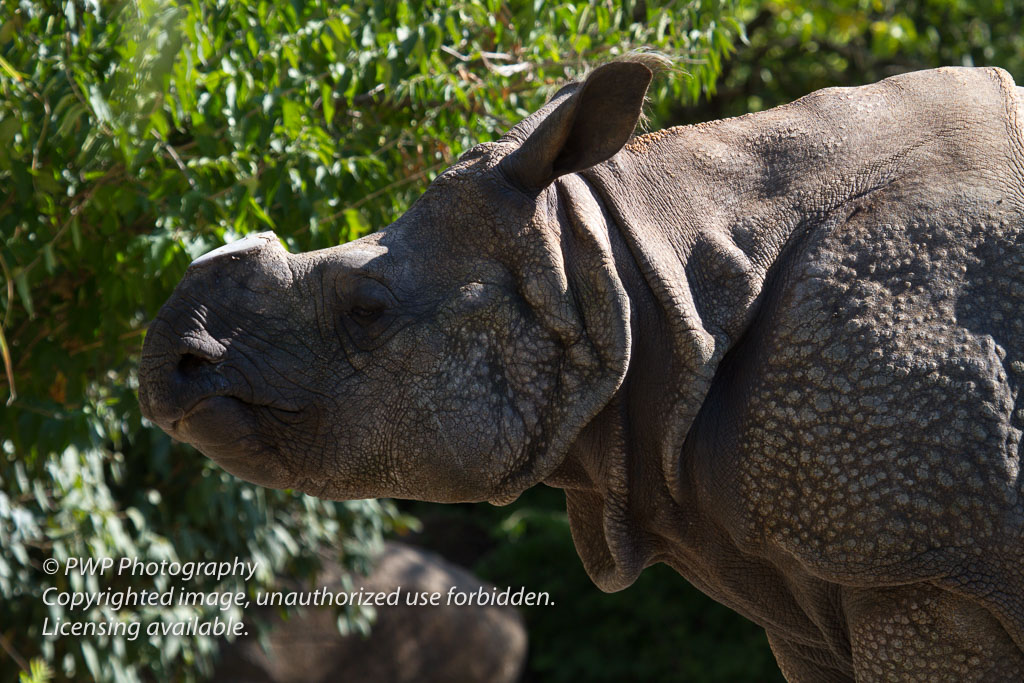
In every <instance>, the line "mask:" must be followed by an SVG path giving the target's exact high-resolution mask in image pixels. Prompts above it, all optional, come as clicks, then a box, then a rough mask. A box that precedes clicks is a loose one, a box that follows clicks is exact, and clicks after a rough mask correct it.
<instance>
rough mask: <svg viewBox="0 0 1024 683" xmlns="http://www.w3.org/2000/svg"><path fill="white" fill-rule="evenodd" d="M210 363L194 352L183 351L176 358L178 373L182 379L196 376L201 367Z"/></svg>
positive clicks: (201, 369)
mask: <svg viewBox="0 0 1024 683" xmlns="http://www.w3.org/2000/svg"><path fill="white" fill-rule="evenodd" d="M208 365H212V363H211V362H210V361H208V360H206V359H205V358H202V357H201V356H197V355H195V354H194V353H183V354H182V355H181V358H180V359H179V360H178V374H179V375H181V376H182V377H183V378H184V379H190V378H193V377H195V376H197V375H198V374H199V373H201V372H202V371H203V369H204V368H205V367H206V366H208Z"/></svg>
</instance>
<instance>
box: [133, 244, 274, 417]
mask: <svg viewBox="0 0 1024 683" xmlns="http://www.w3.org/2000/svg"><path fill="white" fill-rule="evenodd" d="M286 253H287V252H285V250H284V249H283V248H282V247H281V244H280V242H279V241H278V238H277V236H276V235H275V234H274V233H272V232H263V233H259V234H256V235H249V236H247V237H244V238H242V239H240V240H238V241H236V242H232V243H230V244H227V245H224V246H223V247H220V248H218V249H214V250H213V251H211V252H209V253H207V254H204V255H202V256H200V257H199V258H197V259H196V260H194V261H193V262H192V264H191V265H190V266H189V268H188V270H187V271H186V273H185V277H184V279H183V280H182V281H181V283H180V284H179V285H178V287H177V289H176V290H175V291H174V294H173V295H172V296H171V298H170V299H169V300H168V301H167V303H166V304H164V307H163V308H162V309H161V310H160V312H159V314H158V315H157V317H156V319H155V320H154V321H153V323H152V324H151V325H150V328H149V331H148V332H147V334H146V341H145V343H144V345H143V348H142V359H141V362H140V365H139V404H140V407H141V408H142V414H143V415H145V416H146V417H147V418H148V419H149V420H151V421H153V422H155V423H156V424H157V425H159V426H160V427H161V428H162V429H164V431H166V432H168V433H170V434H171V435H172V436H176V437H178V436H180V435H179V434H178V433H177V432H178V431H179V430H178V428H179V423H180V422H181V421H182V420H183V418H185V417H187V416H188V415H189V413H190V412H191V411H192V410H193V408H195V407H196V405H197V404H199V403H200V402H202V401H203V400H204V399H206V398H210V397H214V396H230V395H237V394H238V393H239V391H238V387H233V386H232V384H231V381H229V379H228V376H227V375H228V374H229V373H223V372H221V370H222V364H223V362H224V361H225V360H226V358H227V347H226V346H225V345H224V343H223V342H222V341H220V340H218V338H217V334H218V333H217V332H216V331H215V330H211V329H210V327H209V326H210V324H212V323H214V322H216V319H217V318H218V317H219V318H221V320H220V322H221V323H223V324H222V325H221V327H224V328H225V329H230V328H231V327H232V326H233V323H232V322H231V321H225V320H223V319H224V318H226V317H228V316H229V314H230V313H231V312H232V309H233V308H235V306H234V305H233V304H232V301H233V300H234V299H236V298H238V296H239V292H251V291H253V289H255V288H258V287H260V286H261V285H265V284H267V283H264V282H263V281H264V280H268V281H269V282H270V283H275V282H276V278H275V277H273V274H274V273H276V272H277V271H282V270H283V271H284V272H285V273H286V272H287V266H284V265H283V261H282V258H283V257H284V256H285V255H286ZM197 302H207V304H206V305H199V306H197ZM214 302H219V303H217V304H216V305H215V304H214ZM214 309H217V310H216V311H215V310H214ZM221 332H224V330H221ZM234 381H235V382H237V381H238V380H237V377H236V378H235V380H234Z"/></svg>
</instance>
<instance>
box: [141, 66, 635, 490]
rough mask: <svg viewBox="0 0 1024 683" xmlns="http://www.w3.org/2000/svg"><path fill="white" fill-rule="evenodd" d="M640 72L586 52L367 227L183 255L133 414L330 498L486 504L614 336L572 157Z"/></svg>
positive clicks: (622, 361)
mask: <svg viewBox="0 0 1024 683" xmlns="http://www.w3.org/2000/svg"><path fill="white" fill-rule="evenodd" d="M650 79H651V72H650V70H649V69H648V68H647V67H646V66H644V65H642V64H640V63H635V62H615V63H611V64H607V65H605V66H603V67H600V68H598V69H597V70H595V71H594V72H593V73H592V74H591V75H590V76H589V78H587V79H586V81H584V82H583V83H579V84H572V85H570V86H567V87H566V88H563V89H562V90H561V91H560V92H559V93H558V94H557V95H556V96H555V98H553V99H552V101H551V102H549V103H548V104H547V105H546V106H545V107H544V108H543V109H541V110H540V111H538V112H537V113H536V114H534V115H533V116H531V117H529V118H528V119H526V120H525V121H523V122H522V123H521V124H519V125H518V126H516V127H515V128H514V129H512V130H511V131H510V132H509V133H508V134H507V135H506V136H505V137H503V138H502V139H501V140H500V141H498V142H496V143H491V144H484V145H480V146H478V147H476V148H474V149H473V150H471V151H470V152H469V153H467V154H466V155H465V156H464V157H463V158H462V159H460V161H459V162H458V163H457V164H456V165H455V166H453V167H452V168H450V169H449V170H448V171H446V172H445V173H444V174H442V175H441V176H440V177H438V178H437V180H435V181H434V183H433V184H432V185H431V186H430V187H429V188H428V189H427V191H426V192H425V193H424V195H423V196H422V197H421V198H420V199H419V200H418V201H417V202H416V203H415V205H414V206H413V207H412V208H411V209H410V210H409V211H408V212H407V213H406V214H405V215H403V216H402V217H401V218H400V219H399V220H397V221H396V222H395V223H393V224H392V225H390V226H388V227H386V228H384V229H382V230H380V231H379V232H377V233H375V234H372V235H370V236H368V237H364V238H363V239H360V240H356V241H354V242H350V243H348V244H345V245H342V246H339V247H334V248H330V249H324V250H321V251H314V252H309V253H302V254H290V253H288V252H287V251H286V250H285V249H284V247H283V246H282V245H281V243H280V241H279V240H278V239H277V237H276V236H275V235H273V234H272V233H262V234H259V235H254V236H249V237H247V238H245V239H243V240H240V241H238V242H235V243H232V244H230V245H228V246H226V247H222V248H220V249H218V250H216V251H213V252H211V253H209V254H206V255H205V256H202V257H200V258H198V259H197V260H196V261H195V262H193V263H192V265H191V266H190V267H189V268H188V270H187V271H186V273H185V276H184V278H183V280H182V282H181V283H180V284H179V285H178V287H177V289H176V290H175V292H174V294H173V295H172V296H171V298H170V299H169V300H168V301H167V303H166V304H165V305H164V307H163V308H162V309H161V311H160V313H159V315H158V316H157V318H156V319H155V320H154V321H153V323H152V325H151V326H150V328H149V332H148V334H147V337H146V342H145V346H144V348H143V354H142V360H141V365H140V388H139V399H140V403H141V406H142V411H143V414H144V415H145V416H146V417H148V418H149V419H150V420H152V421H153V422H155V423H156V424H158V425H159V426H160V427H161V428H163V429H164V430H165V431H167V432H168V433H169V434H171V435H172V436H173V437H174V438H176V439H179V440H181V441H186V442H188V443H191V444H193V445H194V446H195V447H196V448H198V449H199V450H201V451H202V452H203V453H205V454H206V455H207V456H209V457H210V458H212V459H213V460H215V461H216V462H217V463H219V464H220V465H221V466H223V467H224V468H225V469H227V470H228V471H230V472H232V473H234V474H236V475H237V476H239V477H242V478H243V479H247V480H249V481H252V482H255V483H258V484H262V485H265V486H270V487H276V488H297V489H300V490H303V491H306V492H308V493H311V494H314V495H317V496H321V497H326V498H336V499H350V498H364V497H375V496H395V497H403V498H417V499H423V500H434V501H478V500H491V501H495V502H504V501H509V500H512V499H514V498H515V497H516V496H517V495H518V494H519V493H520V492H522V491H523V490H524V489H526V488H527V487H529V486H531V485H533V484H534V483H537V482H538V481H541V480H543V479H544V478H545V477H547V476H548V475H549V474H550V473H551V472H552V471H554V470H555V468H557V467H558V465H559V464H560V462H561V460H562V459H563V458H564V457H565V453H566V452H567V450H568V448H569V447H570V445H571V444H572V442H573V440H574V439H575V438H576V436H577V434H578V433H579V431H580V430H581V429H582V428H583V427H584V425H586V424H587V423H588V421H590V420H591V419H592V418H593V417H594V416H595V415H596V413H597V412H598V411H599V410H600V409H601V408H602V407H603V406H604V405H605V404H606V403H607V402H608V401H609V400H610V398H611V397H612V395H613V394H614V393H615V392H616V390H617V389H618V387H619V385H620V384H621V382H622V379H623V376H624V374H625V371H626V365H627V361H628V356H629V344H630V337H629V325H628V321H629V303H628V300H627V298H626V295H625V292H624V291H623V288H622V284H621V282H620V281H619V278H618V276H617V275H616V272H615V269H614V267H613V263H612V256H611V253H610V249H611V247H610V244H609V237H608V231H607V221H608V220H609V219H608V218H607V216H606V215H605V214H604V212H603V210H602V209H601V204H600V202H598V201H597V199H596V198H595V196H594V195H593V192H592V191H591V190H590V188H589V186H588V185H587V184H586V183H585V182H584V181H582V180H581V179H580V178H579V177H577V176H572V175H568V174H572V173H574V172H576V171H580V170H583V169H586V168H588V167H590V166H593V165H595V164H599V163H601V162H603V161H605V160H607V159H608V158H610V157H611V156H613V155H614V154H615V153H616V152H618V150H619V149H620V148H621V147H622V146H623V145H624V144H625V142H626V141H627V140H628V138H629V137H630V135H631V134H632V132H633V129H634V127H635V125H636V122H637V119H638V117H639V116H640V113H641V108H642V104H643V98H644V94H645V92H646V89H647V86H648V84H649V82H650ZM563 176H564V177H563ZM558 178H562V179H561V180H559V181H558V182H556V179H558Z"/></svg>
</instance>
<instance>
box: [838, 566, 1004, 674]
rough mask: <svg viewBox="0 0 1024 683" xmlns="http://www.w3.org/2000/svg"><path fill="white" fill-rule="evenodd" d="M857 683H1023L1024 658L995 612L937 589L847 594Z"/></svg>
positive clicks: (914, 587)
mask: <svg viewBox="0 0 1024 683" xmlns="http://www.w3.org/2000/svg"><path fill="white" fill-rule="evenodd" d="M843 604H844V608H845V611H846V617H847V625H848V627H849V629H850V644H851V646H852V649H853V666H854V670H855V672H856V679H857V681H957V682H958V683H963V682H966V681H1020V680H1024V653H1022V652H1021V651H1020V649H1018V647H1017V645H1016V644H1015V643H1014V642H1013V639H1012V638H1011V637H1010V636H1009V634H1007V632H1006V630H1005V629H1004V628H1003V626H1002V624H1000V622H999V620H998V619H996V617H995V616H993V615H992V613H991V612H990V611H989V610H987V609H986V608H985V607H983V606H982V605H981V604H979V603H977V602H974V601H972V600H970V599H969V598H967V597H963V596H960V595H956V594H954V593H951V592H949V591H945V590H942V589H940V588H936V587H935V586H932V585H929V584H912V585H906V586H897V587H893V588H886V589H878V588H873V589H857V588H847V589H845V590H844V593H843Z"/></svg>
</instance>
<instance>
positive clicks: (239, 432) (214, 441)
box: [170, 395, 298, 488]
mask: <svg viewBox="0 0 1024 683" xmlns="http://www.w3.org/2000/svg"><path fill="white" fill-rule="evenodd" d="M260 410H273V411H274V412H275V414H279V413H284V414H290V415H297V414H298V411H293V410H285V409H280V408H270V407H269V406H259V405H253V404H250V403H247V402H246V401H243V400H242V399H239V398H236V397H234V396H220V395H218V396H206V397H203V398H200V399H198V400H197V401H196V402H195V403H194V404H193V405H192V407H190V408H189V409H188V410H186V411H185V413H184V415H182V417H180V418H178V419H177V420H175V421H174V422H173V423H172V424H171V429H170V434H171V436H173V437H174V438H175V439H177V440H178V441H183V442H185V443H189V444H191V445H193V446H195V447H196V448H197V449H198V450H200V451H201V452H202V453H203V454H204V455H206V456H207V457H208V458H210V459H211V460H213V461H214V462H216V463H217V464H218V465H220V466H221V467H223V468H224V469H225V470H227V471H228V472H230V473H231V474H234V475H235V476H237V477H240V478H242V479H245V480H246V481H249V482H252V483H254V484H259V485H260V486H266V487H269V488H289V487H291V486H293V484H294V476H293V475H292V473H291V472H289V470H288V468H287V467H285V464H284V459H283V458H282V457H281V454H280V452H279V451H278V449H277V448H276V447H275V446H274V443H273V442H274V439H273V438H271V437H272V436H273V435H269V434H267V433H266V428H265V426H264V424H265V423H263V421H261V420H259V419H258V417H257V411H260ZM278 419H280V418H278Z"/></svg>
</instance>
